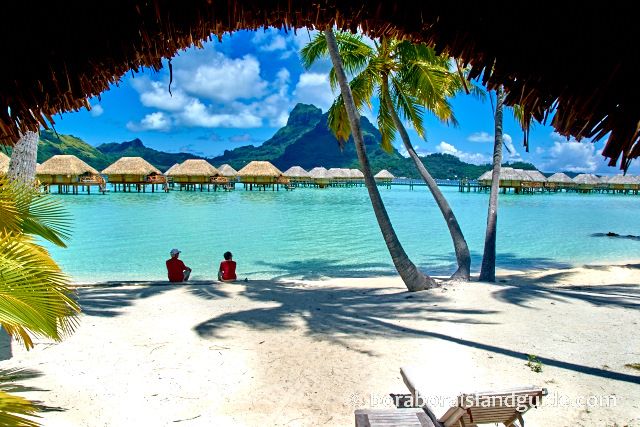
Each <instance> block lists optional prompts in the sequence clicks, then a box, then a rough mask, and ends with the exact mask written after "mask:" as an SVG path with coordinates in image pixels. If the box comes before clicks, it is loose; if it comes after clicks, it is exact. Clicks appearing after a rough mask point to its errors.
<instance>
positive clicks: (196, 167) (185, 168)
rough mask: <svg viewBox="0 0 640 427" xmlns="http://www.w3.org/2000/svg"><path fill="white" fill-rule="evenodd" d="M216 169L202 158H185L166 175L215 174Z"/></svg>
mask: <svg viewBox="0 0 640 427" xmlns="http://www.w3.org/2000/svg"><path fill="white" fill-rule="evenodd" d="M216 175H218V169H216V168H214V167H213V166H212V165H211V163H209V162H207V161H206V160H204V159H187V160H185V161H184V162H182V163H180V164H179V165H178V166H176V167H175V168H174V169H173V170H172V171H171V173H167V176H216Z"/></svg>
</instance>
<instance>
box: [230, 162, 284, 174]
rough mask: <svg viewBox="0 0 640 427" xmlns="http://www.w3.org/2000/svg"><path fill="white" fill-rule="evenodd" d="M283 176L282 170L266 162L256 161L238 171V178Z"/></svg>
mask: <svg viewBox="0 0 640 427" xmlns="http://www.w3.org/2000/svg"><path fill="white" fill-rule="evenodd" d="M281 175H282V172H280V170H279V169H278V168H277V167H275V166H273V165H272V164H271V163H270V162H267V161H265V160H254V161H252V162H250V163H249V164H248V165H247V166H245V167H243V168H242V169H240V170H239V171H238V176H272V177H279V176H281Z"/></svg>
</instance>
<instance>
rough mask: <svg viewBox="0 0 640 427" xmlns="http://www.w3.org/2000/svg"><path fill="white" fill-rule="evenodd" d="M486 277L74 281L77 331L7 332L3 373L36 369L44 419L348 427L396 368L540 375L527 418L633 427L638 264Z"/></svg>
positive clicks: (639, 341)
mask: <svg viewBox="0 0 640 427" xmlns="http://www.w3.org/2000/svg"><path fill="white" fill-rule="evenodd" d="M497 279H498V281H497V282H496V283H495V284H486V283H478V282H471V283H466V284H445V285H444V287H443V288H441V289H437V290H434V291H427V292H420V293H409V292H406V291H405V288H404V286H403V284H402V282H401V281H400V279H399V278H397V277H395V276H392V277H378V278H362V279H345V278H335V279H332V280H326V281H318V282H307V281H278V282H275V281H261V280H250V281H249V282H247V283H245V282H239V283H236V284H221V283H217V282H206V283H205V282H202V283H190V284H186V285H166V284H161V283H158V284H153V285H143V286H132V285H126V286H87V287H81V288H79V295H80V300H81V303H82V307H83V315H82V316H81V318H80V325H79V327H78V329H77V331H76V332H75V333H74V334H73V335H72V336H70V337H69V338H67V339H66V340H65V341H64V342H62V343H54V342H50V341H47V340H39V341H37V344H36V346H35V348H34V349H33V350H31V351H28V352H27V351H25V350H24V348H23V347H21V346H20V345H19V344H17V343H15V342H13V343H10V342H9V340H8V338H7V337H6V334H4V336H3V337H2V341H1V343H0V356H1V358H2V359H3V360H2V361H1V362H0V369H3V370H7V369H11V368H23V369H26V370H30V371H36V373H37V375H31V376H30V378H24V379H22V380H18V381H17V382H18V384H21V385H23V386H26V387H28V388H32V389H33V390H31V391H25V392H21V393H18V394H20V395H22V396H24V397H26V398H28V399H31V400H38V401H40V402H41V403H42V404H43V405H46V406H48V407H49V408H50V409H53V410H50V411H47V412H44V413H42V414H41V415H42V419H41V422H43V424H44V425H46V426H133V425H139V426H142V425H144V426H147V425H148V426H164V425H172V426H173V425H181V426H226V425H248V426H253V425H262V426H319V425H328V426H331V425H333V426H346V425H353V423H354V416H353V412H354V410H355V409H357V408H359V407H361V408H362V407H364V408H368V407H377V408H381V407H389V406H391V403H392V399H391V397H390V394H406V393H408V391H407V388H406V387H405V385H404V384H403V382H402V379H401V377H400V372H399V369H400V367H401V366H408V365H413V366H421V367H423V369H424V372H425V375H427V376H428V377H429V378H431V379H432V380H433V382H434V383H435V384H445V383H448V384H455V385H456V386H457V385H459V387H460V389H468V384H474V385H478V386H479V385H484V386H485V388H487V387H509V386H518V385H523V384H534V385H539V386H542V387H546V388H547V389H548V390H549V396H548V397H547V399H546V402H547V404H548V405H547V406H546V407H541V408H537V409H532V410H531V411H529V412H528V413H527V414H526V415H525V417H524V419H525V421H526V425H527V426H529V427H530V426H550V425H557V426H581V425H584V426H614V425H615V424H617V425H618V426H625V425H629V426H633V425H640V387H639V384H640V371H638V370H636V369H634V368H632V367H630V366H627V365H633V364H638V363H640V337H639V334H638V328H639V326H638V324H639V322H640V311H639V308H640V264H638V263H624V264H620V265H616V266H598V265H592V266H584V267H582V268H576V269H571V270H540V271H499V272H498V277H497ZM525 354H532V355H535V356H538V357H539V358H541V359H542V361H543V363H544V365H542V371H541V372H539V373H536V372H534V371H533V370H532V369H531V368H530V367H529V366H527V365H526V363H527V360H526V356H525ZM565 396H566V397H565ZM581 396H582V397H581ZM601 396H603V406H600V404H599V401H600V399H601V398H600V397H601ZM604 397H607V398H604ZM607 400H608V402H609V407H606V406H605V405H604V404H605V401H607ZM554 401H555V402H556V404H555V405H554ZM596 401H598V402H597V404H596V405H591V404H593V403H594V402H596ZM614 401H615V407H613V405H614ZM558 403H561V404H563V405H565V404H566V405H567V407H560V406H561V405H559V404H558ZM587 403H589V404H590V407H579V406H580V404H583V406H584V405H586V404H587ZM614 423H615V424H614Z"/></svg>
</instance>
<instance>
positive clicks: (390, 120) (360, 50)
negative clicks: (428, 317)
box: [301, 32, 484, 280]
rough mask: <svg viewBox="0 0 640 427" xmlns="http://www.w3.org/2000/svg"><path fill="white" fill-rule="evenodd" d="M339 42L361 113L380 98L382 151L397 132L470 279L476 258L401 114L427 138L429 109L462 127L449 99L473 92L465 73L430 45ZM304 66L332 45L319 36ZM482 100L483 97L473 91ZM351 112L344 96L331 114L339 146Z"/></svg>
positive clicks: (348, 38)
mask: <svg viewBox="0 0 640 427" xmlns="http://www.w3.org/2000/svg"><path fill="white" fill-rule="evenodd" d="M335 38H336V43H337V45H338V49H339V51H340V55H341V57H342V59H343V61H344V64H345V65H344V67H345V68H346V69H347V70H348V71H349V72H350V73H351V74H355V77H354V78H353V79H352V80H351V82H350V83H349V85H350V89H351V92H352V94H353V98H354V105H355V108H356V110H357V111H361V109H362V108H364V107H365V106H368V107H369V108H371V98H372V97H373V96H374V94H375V95H377V97H378V98H379V99H380V108H379V112H378V128H379V130H380V133H381V134H382V148H383V149H385V150H386V151H388V152H391V151H393V146H392V142H393V140H394V138H395V134H396V131H397V132H398V133H399V134H400V137H401V139H402V141H403V143H404V146H405V148H406V150H407V152H408V153H409V156H410V157H411V159H412V160H413V162H414V164H415V166H416V168H417V169H418V173H419V174H420V176H421V177H422V179H423V180H424V182H425V183H426V185H427V187H428V188H429V190H430V191H431V194H432V195H433V197H434V199H435V201H436V203H437V205H438V207H439V208H440V211H441V212H442V215H443V216H444V218H445V221H446V223H447V226H448V228H449V232H450V234H451V238H452V240H453V244H454V249H455V253H456V259H457V262H458V269H457V270H456V272H455V273H454V274H453V275H452V276H451V278H452V279H460V280H469V275H470V267H471V256H470V254H469V248H468V246H467V242H466V241H465V239H464V236H463V234H462V230H461V229H460V225H459V224H458V221H457V219H456V217H455V215H454V214H453V211H452V210H451V207H450V206H449V203H448V202H447V200H446V199H445V197H444V195H443V194H442V192H441V191H440V189H439V188H438V185H437V184H436V182H435V180H434V179H433V178H432V177H431V175H430V174H429V172H428V171H427V169H426V168H425V167H424V164H423V163H422V161H421V160H420V158H419V157H418V155H417V153H416V152H415V150H414V148H413V145H412V144H411V140H410V139H409V135H408V134H407V131H406V129H405V127H404V125H403V124H402V120H401V118H400V114H401V115H402V116H403V117H404V118H406V119H408V120H410V121H411V123H412V124H413V127H414V129H415V130H416V132H417V133H418V135H420V137H422V138H424V136H425V130H424V127H423V114H424V110H425V109H426V110H428V111H430V112H432V113H434V114H435V115H436V117H438V118H439V119H441V120H442V121H443V122H445V123H450V124H454V125H455V124H457V122H456V120H455V117H454V116H453V111H452V108H451V105H450V104H449V102H448V100H447V99H448V98H449V97H452V96H454V95H455V94H456V93H458V92H460V91H461V90H463V88H468V86H467V84H466V82H465V80H464V78H463V76H462V73H461V72H454V71H452V70H450V60H449V58H447V57H444V56H437V55H436V54H435V52H434V51H433V49H431V48H428V47H426V46H425V45H414V44H412V43H411V42H409V41H398V40H395V39H387V38H383V39H381V40H380V42H379V43H377V42H376V43H375V47H371V46H369V45H367V44H366V43H364V42H363V40H362V37H360V36H358V35H353V34H350V33H342V32H339V33H337V35H336V37H335ZM301 54H302V59H303V63H304V66H305V67H307V68H309V67H310V66H311V65H312V64H313V63H314V62H315V61H316V60H317V59H319V58H321V57H324V56H326V54H327V41H326V38H325V37H323V36H322V35H318V36H316V37H315V38H314V39H313V40H312V41H311V42H310V43H309V44H308V45H307V46H305V47H304V48H303V49H302V52H301ZM330 78H331V85H332V87H333V88H335V87H336V85H337V80H336V79H337V75H336V72H335V68H334V69H333V70H331V72H330ZM472 89H473V93H474V94H475V95H476V96H483V94H484V93H483V92H482V91H480V90H479V89H477V88H475V87H474V86H473V87H472ZM347 117H348V114H347V110H346V109H345V103H344V96H338V98H337V99H336V100H335V102H334V103H333V105H332V106H331V108H330V110H329V127H330V128H331V130H332V131H333V132H334V134H335V135H336V137H337V138H338V140H339V141H346V140H347V139H348V137H349V134H350V133H351V130H352V129H351V126H350V120H347Z"/></svg>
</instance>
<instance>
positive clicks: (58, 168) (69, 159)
mask: <svg viewBox="0 0 640 427" xmlns="http://www.w3.org/2000/svg"><path fill="white" fill-rule="evenodd" d="M36 178H38V181H40V184H41V185H42V186H43V187H44V190H45V191H49V190H50V187H51V186H52V185H57V186H58V193H60V194H62V193H68V192H69V190H71V192H72V194H78V192H79V190H80V189H82V188H85V189H86V191H87V193H91V187H92V186H97V187H98V190H99V191H101V192H102V194H104V192H105V191H106V188H105V187H106V185H105V184H106V183H105V180H104V178H103V177H101V176H100V174H99V173H98V171H97V170H95V169H94V168H92V167H91V166H89V165H88V164H87V163H85V162H84V161H82V160H80V159H79V158H77V157H76V156H73V155H70V154H65V155H56V156H53V157H51V158H50V159H49V160H47V161H45V162H42V164H41V165H38V166H37V167H36Z"/></svg>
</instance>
